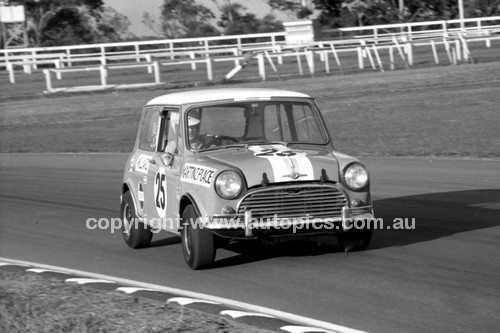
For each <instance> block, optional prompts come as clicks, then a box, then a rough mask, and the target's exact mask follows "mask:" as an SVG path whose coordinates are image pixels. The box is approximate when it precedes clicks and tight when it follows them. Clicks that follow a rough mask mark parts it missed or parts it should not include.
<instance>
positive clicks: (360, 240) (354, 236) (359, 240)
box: [337, 229, 372, 252]
mask: <svg viewBox="0 0 500 333" xmlns="http://www.w3.org/2000/svg"><path fill="white" fill-rule="evenodd" d="M371 239H372V230H371V229H367V230H357V231H353V232H346V233H343V234H340V235H338V236H337V242H338V243H339V246H340V247H341V248H342V249H343V250H344V251H345V252H352V251H364V250H366V248H367V247H368V245H370V241H371Z"/></svg>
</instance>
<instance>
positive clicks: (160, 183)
mask: <svg viewBox="0 0 500 333" xmlns="http://www.w3.org/2000/svg"><path fill="white" fill-rule="evenodd" d="M154 192H155V207H156V211H157V212H158V215H159V216H160V217H165V213H166V211H167V180H166V174H165V169H164V168H159V169H158V171H157V172H156V175H155V186H154Z"/></svg>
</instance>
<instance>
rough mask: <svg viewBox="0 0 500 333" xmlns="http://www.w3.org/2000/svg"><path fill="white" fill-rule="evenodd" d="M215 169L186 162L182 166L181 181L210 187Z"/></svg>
mask: <svg viewBox="0 0 500 333" xmlns="http://www.w3.org/2000/svg"><path fill="white" fill-rule="evenodd" d="M215 171H216V169H212V168H207V167H205V166H201V165H195V164H190V163H186V164H184V167H183V168H182V172H181V181H183V182H186V183H191V184H197V185H202V186H205V187H210V184H211V183H212V181H213V178H214V175H215Z"/></svg>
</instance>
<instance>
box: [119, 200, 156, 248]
mask: <svg viewBox="0 0 500 333" xmlns="http://www.w3.org/2000/svg"><path fill="white" fill-rule="evenodd" d="M120 213H121V214H120V215H121V219H122V235H123V240H124V241H125V243H127V245H128V246H130V247H131V248H133V249H138V248H141V247H148V246H149V244H150V243H151V238H152V237H153V233H152V232H151V229H150V228H149V226H148V225H146V224H144V223H142V222H139V219H138V218H137V214H136V212H135V206H134V201H133V200H132V195H131V194H130V192H126V193H125V194H124V195H123V200H122V204H121V209H120Z"/></svg>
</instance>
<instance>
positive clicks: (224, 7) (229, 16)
mask: <svg viewBox="0 0 500 333" xmlns="http://www.w3.org/2000/svg"><path fill="white" fill-rule="evenodd" d="M213 1H214V3H215V4H216V6H217V8H218V9H219V11H220V12H221V16H220V19H219V21H218V22H217V25H218V26H219V27H221V28H222V29H223V32H224V34H225V35H241V34H252V33H261V32H274V31H281V30H283V23H282V22H281V21H278V20H276V17H275V16H274V15H272V14H267V15H266V16H264V18H262V19H259V18H258V17H257V16H256V15H255V14H253V13H245V11H246V10H247V8H246V7H245V6H243V5H241V4H240V3H237V2H231V0H223V3H222V4H220V3H219V1H217V0H213Z"/></svg>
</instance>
